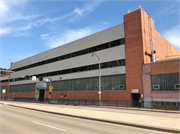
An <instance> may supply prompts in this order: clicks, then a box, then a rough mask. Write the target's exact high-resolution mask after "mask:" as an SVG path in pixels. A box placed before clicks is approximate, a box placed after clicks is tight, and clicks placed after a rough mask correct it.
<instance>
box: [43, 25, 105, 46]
mask: <svg viewBox="0 0 180 134" xmlns="http://www.w3.org/2000/svg"><path fill="white" fill-rule="evenodd" d="M105 25H106V24H104V23H103V24H102V28H103V29H104V28H105V27H107V26H105ZM99 31H100V27H99V24H97V25H94V26H89V27H85V28H79V29H66V30H64V31H61V32H60V33H58V34H57V33H55V34H54V35H53V34H51V36H50V35H49V34H42V35H44V36H45V38H44V39H46V45H47V46H48V47H49V48H55V47H58V46H61V45H64V44H66V43H69V42H72V41H75V40H77V39H80V38H83V37H86V36H88V35H91V34H94V33H96V32H99ZM46 35H47V36H48V37H47V36H46Z"/></svg>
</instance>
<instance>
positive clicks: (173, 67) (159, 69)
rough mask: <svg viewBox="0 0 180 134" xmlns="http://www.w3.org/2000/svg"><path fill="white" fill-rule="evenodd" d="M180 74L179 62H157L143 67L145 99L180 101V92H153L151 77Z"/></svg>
mask: <svg viewBox="0 0 180 134" xmlns="http://www.w3.org/2000/svg"><path fill="white" fill-rule="evenodd" d="M170 73H179V60H173V61H164V62H156V63H151V64H145V65H143V90H144V98H166V99H180V92H179V91H151V89H152V88H151V78H150V75H154V74H170Z"/></svg>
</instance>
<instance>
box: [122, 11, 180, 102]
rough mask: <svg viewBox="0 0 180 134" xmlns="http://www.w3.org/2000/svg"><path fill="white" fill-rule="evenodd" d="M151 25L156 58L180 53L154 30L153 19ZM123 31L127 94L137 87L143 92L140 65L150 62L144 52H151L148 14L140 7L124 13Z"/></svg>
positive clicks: (169, 56)
mask: <svg viewBox="0 0 180 134" xmlns="http://www.w3.org/2000/svg"><path fill="white" fill-rule="evenodd" d="M151 25H152V35H153V46H154V50H156V51H157V53H156V54H155V56H156V59H158V60H162V59H167V58H172V56H173V55H180V52H179V51H178V50H177V49H176V48H175V47H174V46H173V45H172V44H170V43H169V42H168V41H167V40H166V39H165V38H164V37H162V36H161V35H160V34H159V33H158V32H157V31H156V30H155V26H154V21H153V20H151ZM124 32H125V57H126V85H127V92H128V96H130V95H131V89H139V93H140V94H143V88H147V87H145V86H144V85H143V83H142V80H143V77H144V75H143V77H142V71H143V68H142V65H143V64H144V63H149V62H151V57H150V56H149V55H145V52H146V51H148V52H150V53H151V52H152V42H151V28H150V18H149V16H148V15H147V14H146V13H145V12H144V11H143V10H142V9H139V10H136V11H134V12H131V13H128V14H126V15H124ZM147 86H148V85H147ZM144 94H145V93H144ZM128 98H129V97H128ZM141 99H142V100H143V98H141Z"/></svg>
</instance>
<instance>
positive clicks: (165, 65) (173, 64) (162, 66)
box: [149, 60, 180, 74]
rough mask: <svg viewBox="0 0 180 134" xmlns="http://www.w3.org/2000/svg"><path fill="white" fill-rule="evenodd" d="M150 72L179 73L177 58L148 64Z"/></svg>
mask: <svg viewBox="0 0 180 134" xmlns="http://www.w3.org/2000/svg"><path fill="white" fill-rule="evenodd" d="M149 66H150V70H151V74H168V73H179V69H180V68H179V60H173V61H166V62H159V63H158V62H156V63H152V64H149Z"/></svg>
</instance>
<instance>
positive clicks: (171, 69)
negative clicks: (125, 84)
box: [142, 58, 180, 109]
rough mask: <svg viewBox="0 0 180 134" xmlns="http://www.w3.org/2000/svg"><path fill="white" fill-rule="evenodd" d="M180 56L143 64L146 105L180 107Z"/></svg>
mask: <svg viewBox="0 0 180 134" xmlns="http://www.w3.org/2000/svg"><path fill="white" fill-rule="evenodd" d="M179 61H180V58H173V59H166V60H160V61H157V62H155V63H146V64H144V65H143V73H142V74H143V93H144V101H145V103H144V107H151V105H152V104H151V103H150V101H151V102H153V103H154V104H153V105H154V107H162V108H163V107H165V106H167V107H168V108H173V109H179V103H180V92H179V89H180V81H179V69H180V68H179V63H180V62H179Z"/></svg>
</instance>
